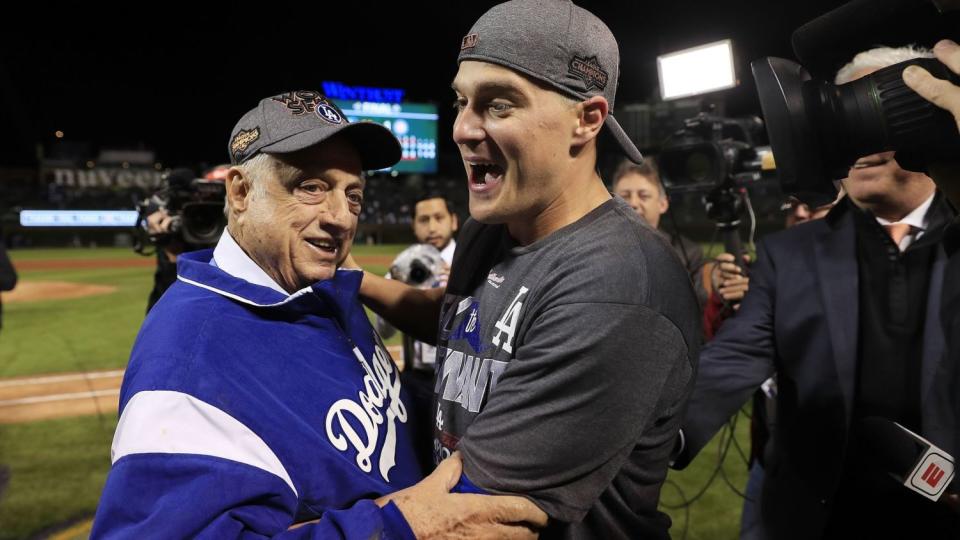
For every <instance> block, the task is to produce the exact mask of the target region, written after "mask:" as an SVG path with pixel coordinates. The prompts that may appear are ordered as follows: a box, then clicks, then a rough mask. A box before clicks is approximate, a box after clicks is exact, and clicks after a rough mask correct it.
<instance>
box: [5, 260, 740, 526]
mask: <svg viewBox="0 0 960 540" xmlns="http://www.w3.org/2000/svg"><path fill="white" fill-rule="evenodd" d="M403 247H404V246H358V247H357V249H356V255H357V257H358V259H360V260H361V264H364V266H365V267H366V268H367V269H369V270H371V271H373V272H376V273H381V274H382V273H384V272H385V271H386V269H387V265H388V264H389V261H390V260H391V259H392V258H393V256H394V255H395V254H396V253H398V252H399V251H400V250H401V249H402V248H403ZM11 256H12V259H13V261H14V264H15V265H17V266H18V268H19V274H20V280H21V282H22V283H25V282H69V283H80V284H87V285H93V286H98V287H108V288H110V290H109V292H103V290H102V289H101V290H100V292H99V293H97V294H92V295H89V296H82V297H78V298H64V299H56V298H52V299H37V300H30V301H17V302H5V303H4V305H3V310H4V314H3V329H2V331H0V379H2V378H8V377H14V376H17V377H20V376H36V375H44V374H51V373H63V372H76V371H87V370H99V369H122V368H123V367H124V366H125V365H126V362H127V356H128V354H129V352H130V347H131V346H132V344H133V340H134V338H135V336H136V333H137V330H138V329H139V326H140V323H141V322H142V320H143V316H144V309H145V306H146V298H147V293H148V292H149V290H150V288H151V286H152V273H153V268H152V261H151V260H150V259H139V258H137V256H135V255H133V254H132V253H131V252H130V251H129V250H126V249H111V248H100V249H71V250H20V251H16V250H15V251H12V252H11ZM364 260H366V261H367V262H366V263H364ZM131 261H133V262H131ZM395 339H396V338H395ZM391 341H393V340H391ZM746 424H747V423H746V422H745V421H741V422H740V424H739V425H738V426H737V428H736V440H737V441H738V442H739V444H740V445H741V446H742V447H743V448H744V449H746V448H747V445H748V442H747V440H748V434H747V431H748V430H747V425H746ZM115 426H116V418H115V414H113V413H112V412H107V413H102V414H99V415H88V416H77V417H73V418H66V419H58V420H44V421H37V422H28V423H18V424H9V425H0V540H6V539H13V538H32V537H38V536H39V537H46V536H48V533H50V532H51V531H53V530H55V529H56V528H57V527H61V526H64V525H65V524H70V523H74V522H76V521H78V520H80V521H81V522H82V521H83V520H84V519H86V518H89V516H92V514H93V512H94V511H95V509H96V504H97V499H98V498H99V494H100V491H101V490H102V487H103V483H104V481H105V479H106V474H107V471H108V470H109V466H110V461H109V456H110V442H111V439H112V436H113V430H114V428H115ZM718 442H719V441H718V440H716V439H715V440H714V441H713V442H712V443H711V445H710V446H709V447H708V448H706V449H705V450H704V451H703V452H702V453H701V455H700V457H699V458H698V459H697V460H696V461H694V463H693V464H691V466H690V467H689V468H688V469H687V470H686V471H682V472H674V471H671V472H670V474H669V476H668V482H667V484H666V485H665V486H664V488H663V494H662V502H663V504H664V510H665V511H666V512H667V513H668V514H670V515H671V517H672V519H673V523H674V526H673V529H672V531H671V533H672V535H673V537H674V538H677V539H682V538H687V539H728V538H736V536H737V531H738V530H739V516H740V508H741V506H742V500H741V499H740V498H739V497H738V496H737V495H736V494H735V493H734V491H733V490H732V488H731V487H730V486H728V485H727V483H726V482H725V481H724V477H723V476H722V475H721V474H720V473H716V474H715V473H714V471H715V470H716V468H717V463H718V457H717V456H718ZM723 471H724V474H725V475H726V478H727V479H728V480H729V483H730V485H732V486H734V487H735V488H736V489H737V490H740V491H742V490H743V486H744V483H745V479H746V467H745V465H744V464H743V463H742V460H741V457H740V455H739V453H738V452H737V450H736V448H735V447H731V448H730V450H729V451H728V452H727V455H726V461H725V464H724V467H723ZM711 478H712V479H713V480H712V482H711V485H710V487H709V489H707V490H706V491H705V492H704V493H703V494H702V496H700V497H699V498H698V499H697V500H696V502H694V503H693V504H692V505H690V506H689V508H681V507H680V506H682V503H683V501H685V500H688V499H690V498H691V497H693V496H694V495H696V494H697V493H698V492H699V491H701V489H702V488H703V486H705V485H706V484H707V482H708V480H710V479H711ZM5 479H6V482H5ZM4 483H6V487H5V488H4V487H3V485H4ZM79 530H80V531H81V532H80V533H79V537H81V538H82V537H83V535H84V533H83V531H84V530H85V529H83V526H82V525H81V527H80V529H79ZM71 537H73V536H71Z"/></svg>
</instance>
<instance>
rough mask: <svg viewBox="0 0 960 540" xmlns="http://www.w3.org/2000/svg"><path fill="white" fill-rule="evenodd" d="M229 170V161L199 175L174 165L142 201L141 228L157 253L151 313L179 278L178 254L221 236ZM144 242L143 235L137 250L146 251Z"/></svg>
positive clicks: (148, 310) (199, 246)
mask: <svg viewBox="0 0 960 540" xmlns="http://www.w3.org/2000/svg"><path fill="white" fill-rule="evenodd" d="M227 170H229V165H218V166H216V167H214V168H212V169H210V170H208V171H207V172H206V173H205V174H204V177H203V178H202V179H198V178H196V177H195V176H196V175H194V173H193V171H191V170H190V169H175V170H173V171H170V172H169V173H167V174H166V175H165V176H164V178H163V181H164V187H163V188H162V189H161V190H160V191H159V192H157V193H156V194H154V196H152V197H150V198H149V199H147V200H145V201H143V202H142V203H140V205H139V212H140V223H141V225H140V227H138V229H139V231H140V232H141V234H142V233H143V232H145V233H146V235H147V238H148V239H149V242H150V244H152V245H153V246H154V248H155V250H156V256H157V269H156V272H154V275H153V290H151V291H150V296H149V297H148V299H147V312H148V313H149V312H150V310H151V309H152V308H153V306H154V304H156V303H157V301H158V300H160V297H161V296H163V293H164V292H165V291H166V290H167V289H168V288H169V287H170V286H171V285H173V283H174V282H175V281H176V280H177V257H178V256H179V255H180V254H181V253H184V252H188V251H195V250H198V249H204V248H208V247H211V246H213V245H214V244H215V243H216V241H217V239H219V237H220V233H221V232H222V231H223V227H224V226H225V225H226V221H225V219H223V216H222V214H221V213H220V211H219V210H218V206H219V207H220V208H222V205H223V177H224V175H225V173H226V171H227ZM188 206H189V207H190V208H191V210H190V217H189V218H188V221H187V222H186V223H184V221H183V219H184V218H183V213H184V211H185V209H186V207H188ZM145 244H146V241H144V240H143V239H141V240H140V243H139V246H138V249H137V251H138V252H140V253H144V251H143V248H144V247H145Z"/></svg>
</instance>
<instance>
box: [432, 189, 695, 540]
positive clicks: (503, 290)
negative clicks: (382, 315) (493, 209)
mask: <svg viewBox="0 0 960 540" xmlns="http://www.w3.org/2000/svg"><path fill="white" fill-rule="evenodd" d="M700 336H701V329H700V312H699V309H698V306H697V300H696V297H695V295H694V292H693V290H692V287H691V285H690V279H689V277H688V276H687V273H686V271H685V269H684V268H683V266H682V264H681V263H680V262H679V261H678V260H677V257H676V255H675V254H674V253H673V251H672V248H671V247H670V246H669V245H668V244H667V243H666V242H665V241H664V240H663V238H662V237H661V236H660V235H659V234H657V233H656V232H655V231H654V230H653V229H651V228H650V227H649V226H648V225H646V224H645V223H643V222H642V221H641V220H640V218H638V217H637V215H636V213H635V212H634V211H633V210H632V209H631V208H630V207H629V206H627V205H626V203H624V202H623V201H622V200H619V199H611V200H610V201H607V202H605V203H604V204H602V205H601V206H599V207H598V208H596V209H594V210H593V211H591V212H590V213H589V214H587V215H586V216H584V217H583V218H582V219H580V220H579V221H577V222H576V223H573V224H571V225H569V226H567V227H564V228H563V229H560V230H558V231H556V232H555V233H553V234H551V235H549V236H548V237H546V238H543V239H541V240H539V241H537V242H535V243H533V244H531V245H529V246H523V247H521V246H517V245H516V244H515V243H514V242H513V241H512V239H511V238H510V236H509V235H508V234H507V231H506V228H505V227H503V226H488V225H482V224H479V223H477V222H474V221H468V222H467V223H466V224H465V225H464V227H463V230H462V231H461V235H460V245H459V246H458V248H457V254H456V256H455V257H454V263H453V269H452V271H451V278H450V282H449V284H448V286H447V294H446V297H445V298H444V303H443V308H442V311H441V320H440V331H439V343H438V370H437V377H436V384H435V388H434V403H433V409H432V411H433V416H434V418H433V419H432V420H433V423H434V459H435V460H436V461H439V460H442V459H444V458H446V457H447V456H449V455H450V453H451V452H452V451H453V450H454V449H459V450H461V451H462V453H463V459H464V474H465V476H466V477H467V478H468V479H469V480H470V481H471V482H472V483H474V484H476V485H477V486H479V487H480V488H482V489H483V490H485V491H487V492H490V493H517V494H522V495H525V496H527V497H529V498H530V499H532V500H533V501H534V502H536V503H537V504H538V505H539V506H540V507H541V508H542V509H543V510H544V511H545V512H546V513H547V514H549V515H550V517H551V518H552V520H551V521H552V523H553V524H552V525H551V527H550V529H548V530H547V531H545V534H544V536H547V537H567V538H592V537H597V538H641V537H642V538H666V537H668V533H667V529H668V528H669V526H670V520H669V518H668V517H667V516H666V515H664V514H662V513H660V512H658V511H657V501H658V499H659V493H660V486H661V485H662V484H663V481H664V479H665V477H666V469H667V464H668V461H669V455H670V451H671V449H672V447H673V443H674V437H675V436H676V433H677V430H678V428H679V422H680V419H681V418H682V415H683V409H684V406H685V403H686V399H687V396H688V395H689V392H690V389H691V386H692V381H693V377H694V373H695V371H696V358H697V353H698V349H699V346H700Z"/></svg>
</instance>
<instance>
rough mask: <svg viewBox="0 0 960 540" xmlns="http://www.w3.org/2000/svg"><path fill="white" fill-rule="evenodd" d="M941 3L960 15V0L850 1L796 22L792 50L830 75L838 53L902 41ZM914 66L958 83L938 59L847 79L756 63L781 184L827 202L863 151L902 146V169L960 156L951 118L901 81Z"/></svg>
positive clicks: (781, 63) (816, 202)
mask: <svg viewBox="0 0 960 540" xmlns="http://www.w3.org/2000/svg"><path fill="white" fill-rule="evenodd" d="M935 10H938V11H939V12H940V13H945V12H946V11H951V10H953V11H956V12H960V2H957V1H955V0H939V1H937V0H934V1H933V2H931V1H930V0H857V1H854V2H850V3H848V4H845V5H843V6H841V7H840V8H838V9H836V10H834V11H831V12H830V13H827V14H825V15H823V16H821V17H820V18H818V19H815V20H813V21H811V22H809V23H807V24H805V25H804V26H802V27H801V28H799V29H797V31H796V32H794V34H793V46H794V52H795V53H796V54H797V57H798V58H799V59H800V60H801V61H802V62H810V63H811V64H812V66H813V68H814V70H816V71H820V72H821V73H825V72H829V70H830V69H828V68H831V69H835V68H836V67H839V66H837V65H836V58H835V57H836V56H837V54H838V51H840V52H842V53H844V54H847V55H848V56H847V57H846V59H847V60H849V58H851V57H852V56H853V55H854V54H855V53H856V52H859V51H860V50H863V49H868V48H871V47H872V46H874V45H873V44H875V43H878V42H890V40H896V39H898V38H899V39H903V38H902V27H903V26H904V22H903V21H904V20H906V19H910V18H915V17H917V16H920V15H924V14H926V12H927V11H929V12H932V13H933V14H934V15H935V16H936V17H937V18H939V17H940V15H938V14H937V13H935ZM927 20H931V21H932V20H934V19H929V18H928V19H927ZM891 26H899V27H900V28H899V30H900V33H899V34H898V33H895V32H894V31H889V32H888V29H887V28H888V27H891ZM936 27H937V25H934V24H926V22H925V23H924V24H923V25H922V26H918V27H917V29H916V30H914V34H915V38H914V40H915V41H920V40H921V39H926V40H930V39H936V38H939V37H946V35H945V34H933V35H931V33H932V32H937V31H938V30H936ZM855 29H856V30H858V31H857V32H854V30H855ZM954 31H955V30H954ZM921 32H922V34H921ZM837 36H840V37H837ZM851 36H852V37H851ZM824 51H831V52H830V53H829V54H828V53H826V52H824ZM911 64H916V65H919V66H922V67H924V68H926V69H927V70H928V71H929V72H930V73H932V74H933V75H934V76H935V77H938V78H941V79H948V80H950V81H952V82H953V83H955V84H957V83H960V77H957V76H956V75H955V74H953V73H952V72H951V71H950V70H949V69H947V68H946V67H945V66H944V65H943V64H941V63H940V62H938V61H937V60H935V59H917V60H910V61H907V62H903V63H900V64H896V65H893V66H890V67H887V68H885V69H881V70H879V71H877V72H875V73H873V74H871V75H868V76H866V77H863V78H861V79H858V80H856V81H853V82H850V83H848V84H844V85H839V86H835V85H833V84H831V83H830V82H828V81H826V80H822V79H817V78H814V77H811V75H810V73H809V72H808V70H807V69H806V68H804V67H803V66H801V65H800V64H798V63H796V62H792V61H790V60H786V59H783V58H763V59H760V60H756V61H754V62H753V63H752V64H751V68H752V70H753V76H754V78H755V80H756V83H757V90H758V92H759V96H760V105H761V107H762V109H763V114H764V118H765V119H766V122H767V132H768V135H769V137H770V144H771V146H772V147H773V152H774V155H775V156H776V160H777V169H778V176H779V177H780V183H781V186H782V188H783V191H784V192H786V193H789V194H792V195H796V196H797V197H798V198H799V199H800V200H802V201H803V202H806V203H808V204H810V205H811V206H820V205H822V204H825V203H828V202H829V201H830V200H832V199H834V198H835V196H836V190H835V188H834V185H833V181H834V180H839V179H841V178H844V177H846V176H847V171H848V169H849V167H850V166H851V165H852V164H853V163H854V162H856V160H857V159H858V158H860V157H863V156H866V155H870V154H874V153H878V152H883V151H890V150H894V151H896V152H897V157H896V159H897V162H898V163H899V164H900V166H902V167H903V168H905V169H908V170H914V171H926V170H927V167H928V166H929V165H930V164H933V163H936V162H938V161H941V160H956V159H958V156H960V133H958V132H957V125H956V122H955V121H954V119H953V117H952V116H951V115H950V114H949V113H948V112H946V111H944V110H942V109H940V108H938V107H936V106H935V105H933V104H931V103H929V102H927V101H926V100H925V99H923V98H921V97H920V96H919V95H917V94H916V93H915V92H913V91H912V90H910V88H909V87H907V86H906V85H905V84H904V83H903V80H902V77H901V74H902V72H903V70H904V68H905V67H907V66H908V65H911Z"/></svg>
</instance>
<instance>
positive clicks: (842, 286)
mask: <svg viewBox="0 0 960 540" xmlns="http://www.w3.org/2000/svg"><path fill="white" fill-rule="evenodd" d="M937 203H939V204H940V206H939V207H937V206H935V207H936V208H937V211H939V212H941V213H942V214H941V217H943V218H946V216H945V215H943V214H946V213H948V212H950V210H949V209H948V208H947V207H946V206H945V205H943V203H942V202H940V198H939V197H938V199H937V202H935V205H937ZM848 204H849V203H847V204H840V205H838V206H837V207H836V208H834V209H833V210H832V211H831V213H830V214H829V215H828V216H827V217H826V218H824V219H823V220H818V221H814V222H810V223H804V224H801V225H798V226H796V227H793V228H791V229H787V230H785V231H782V232H779V233H776V234H773V235H770V236H768V237H766V238H765V239H764V241H762V242H761V243H760V246H759V248H758V254H757V262H756V264H755V265H754V266H753V268H752V269H751V276H750V290H749V292H748V293H747V295H746V296H745V298H744V300H743V303H742V305H741V307H740V310H739V313H737V315H736V316H735V317H733V318H731V319H729V320H728V321H727V322H726V323H725V324H724V326H723V327H722V328H721V329H720V332H719V333H718V335H717V337H716V339H714V340H713V341H712V342H710V343H709V344H708V345H707V346H706V347H705V348H704V350H703V351H702V352H701V355H700V369H699V373H698V378H697V382H696V386H695V389H694V392H693V395H692V397H691V399H690V402H689V406H688V410H687V416H686V419H685V422H684V425H683V434H684V437H685V446H684V449H683V451H682V453H681V455H680V456H679V457H678V459H677V460H676V462H675V466H676V467H677V468H682V467H683V466H685V465H686V463H689V461H690V460H691V459H692V458H693V456H695V455H696V453H697V452H698V451H699V450H700V449H701V448H702V447H703V446H704V445H705V444H706V443H707V442H709V440H710V439H711V438H712V437H713V435H714V434H715V433H716V432H717V431H718V430H719V429H720V427H721V426H722V425H723V424H724V423H725V422H727V421H728V420H729V418H730V417H731V416H732V415H733V414H734V413H736V412H737V410H738V409H739V408H740V407H741V406H742V405H743V404H744V403H745V402H746V401H747V400H748V399H749V398H750V396H751V394H752V393H753V392H754V391H755V390H756V389H757V388H758V387H759V386H760V384H762V382H763V381H764V380H766V379H767V378H768V377H770V376H771V375H773V374H774V373H776V374H777V377H778V378H777V386H778V395H777V419H776V428H775V433H774V434H773V436H772V439H771V442H770V443H769V444H768V445H767V447H766V451H765V463H766V473H767V475H766V480H765V484H764V492H763V497H762V499H761V505H762V511H763V515H764V521H765V523H766V527H767V529H768V531H769V532H770V533H771V535H772V537H773V538H778V539H779V538H798V539H800V538H802V539H805V540H806V539H811V538H818V537H820V535H821V534H822V532H823V529H824V526H825V524H826V521H827V518H828V517H829V515H830V508H831V505H832V503H833V500H834V496H835V494H836V491H837V488H838V487H839V482H840V481H841V473H842V467H843V463H844V457H845V450H846V446H847V442H848V431H849V428H850V423H851V412H852V410H853V400H854V390H855V387H856V378H857V347H858V336H859V327H858V323H859V318H858V315H859V314H858V310H859V299H858V291H859V288H858V286H859V283H858V282H859V276H858V266H857V259H856V257H857V250H856V232H855V229H854V221H853V213H852V210H851V209H850V208H849V207H848ZM931 225H932V224H931ZM946 260H947V258H946V253H945V252H944V250H943V245H942V243H940V244H939V245H938V246H937V254H936V258H935V261H934V263H933V266H932V269H931V276H930V286H929V291H928V299H927V305H926V320H925V324H924V335H923V351H922V356H921V353H920V352H919V351H918V356H919V358H917V360H918V361H920V362H921V363H922V364H921V389H920V396H921V414H922V430H921V431H922V433H921V435H923V436H924V437H925V438H927V439H928V440H930V441H931V442H933V443H934V444H936V445H937V446H939V447H940V448H942V449H944V450H945V451H947V452H949V453H950V454H951V455H954V456H956V455H957V454H958V452H960V440H958V431H960V430H958V426H957V421H958V418H960V414H958V399H957V396H956V394H957V392H956V390H958V388H960V384H958V371H960V370H958V366H957V363H956V362H946V361H944V360H943V359H944V356H945V341H944V334H943V328H942V326H941V324H940V316H939V314H940V306H941V293H942V286H943V276H944V267H945V264H946ZM957 484H958V481H957V480H956V479H955V480H954V484H953V486H952V487H953V489H956V488H957Z"/></svg>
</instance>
